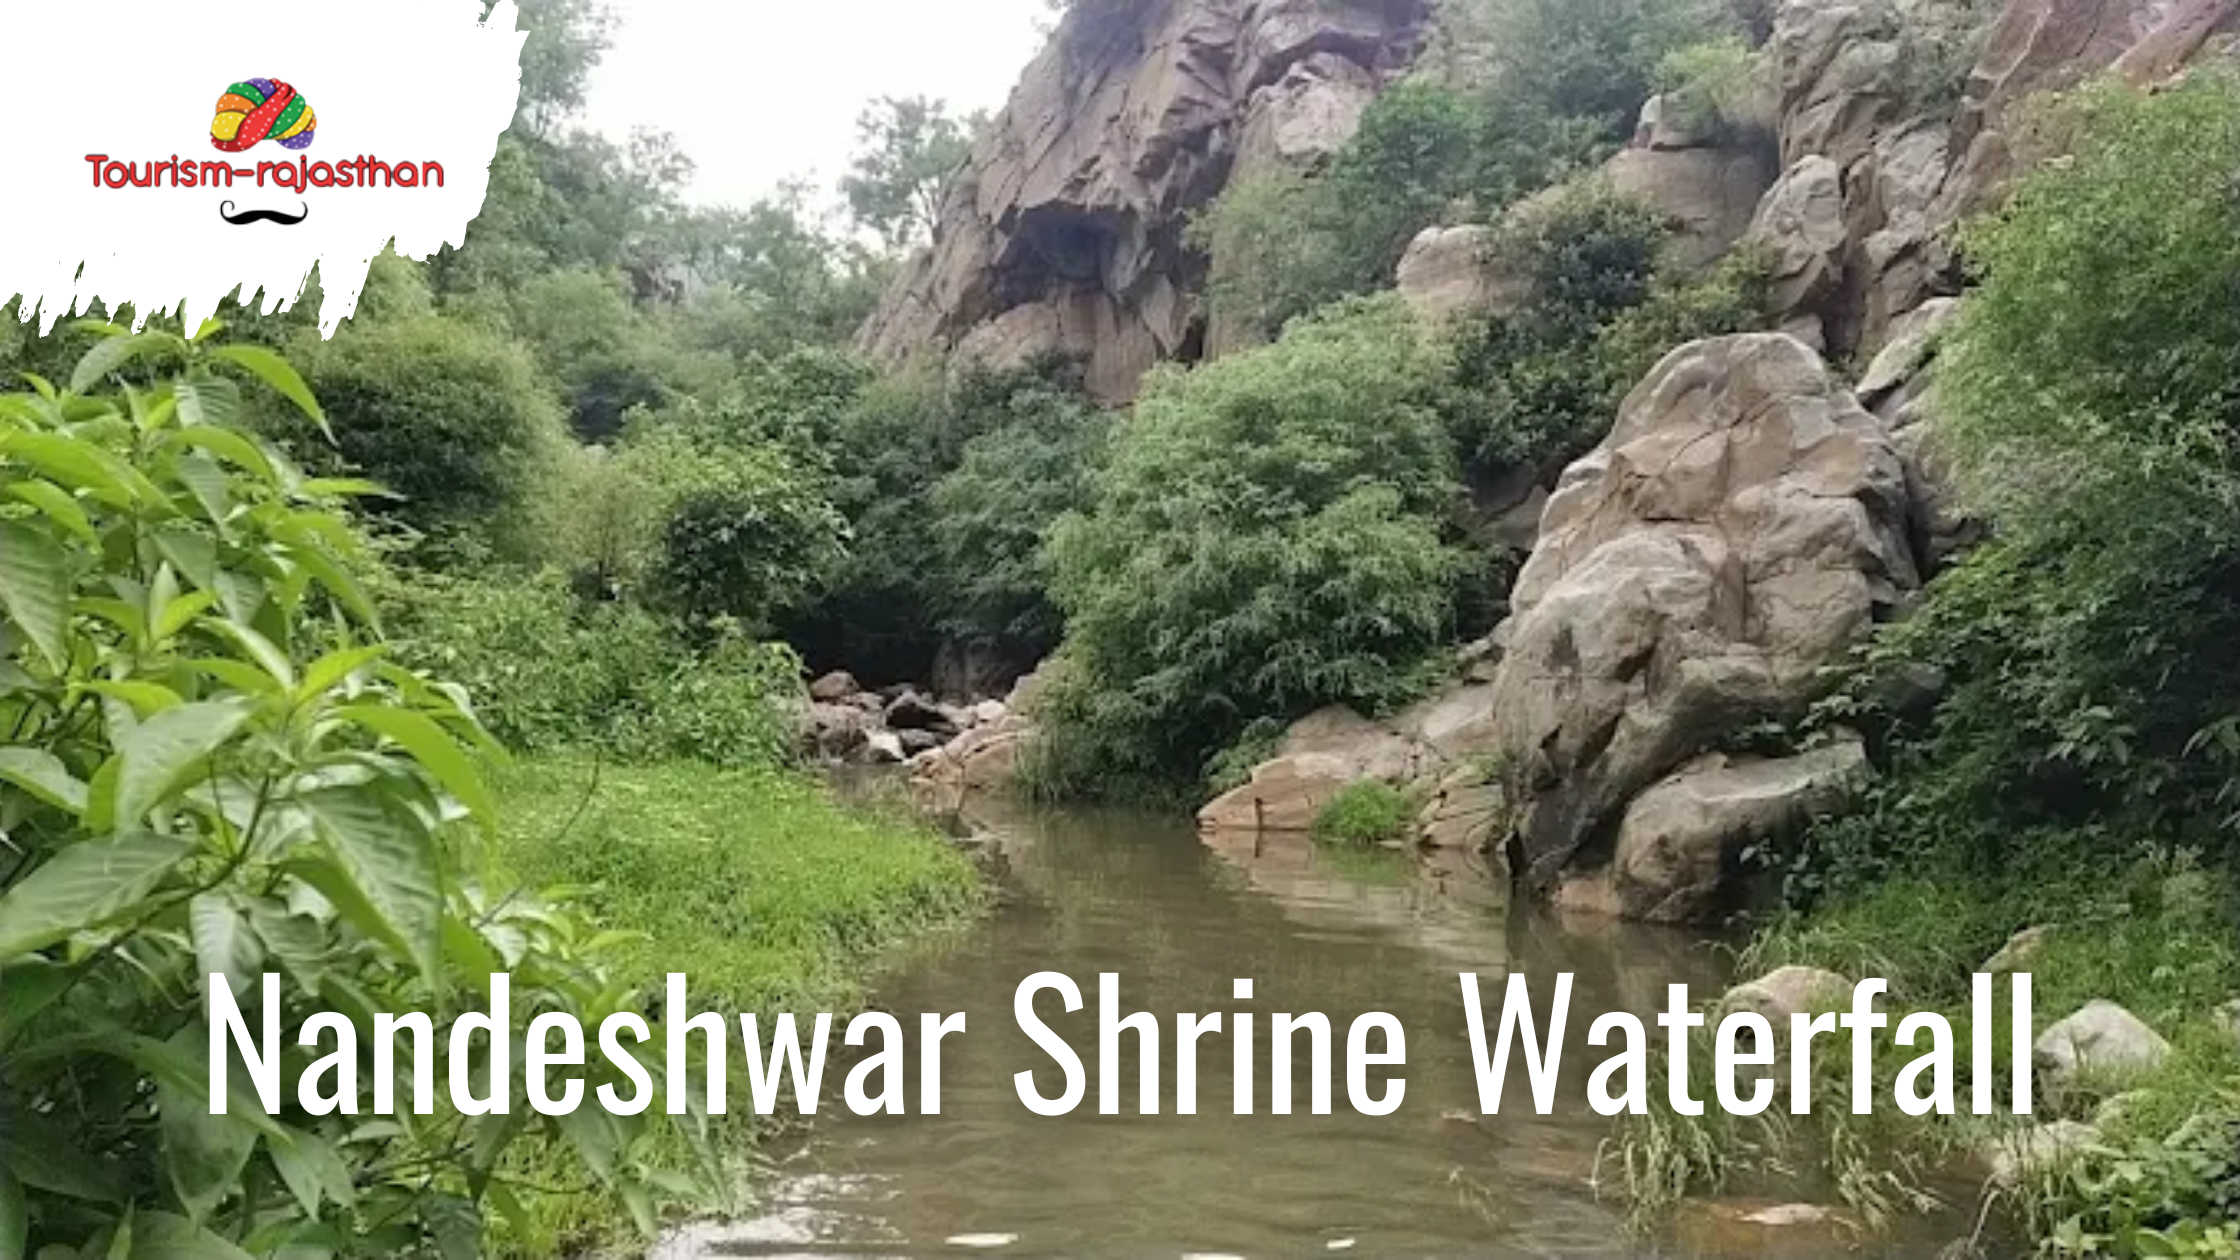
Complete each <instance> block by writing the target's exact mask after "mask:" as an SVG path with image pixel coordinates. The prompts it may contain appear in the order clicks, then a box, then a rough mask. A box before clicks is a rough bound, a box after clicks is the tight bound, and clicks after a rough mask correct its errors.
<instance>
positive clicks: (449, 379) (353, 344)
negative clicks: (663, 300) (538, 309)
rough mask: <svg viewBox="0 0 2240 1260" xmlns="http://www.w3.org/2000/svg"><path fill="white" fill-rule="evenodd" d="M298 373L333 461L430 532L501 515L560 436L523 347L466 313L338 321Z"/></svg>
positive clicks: (552, 409) (508, 507)
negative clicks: (318, 404)
mask: <svg viewBox="0 0 2240 1260" xmlns="http://www.w3.org/2000/svg"><path fill="white" fill-rule="evenodd" d="M306 375H307V376H308V377H309V378H310V382H311V385H312V388H313V389H315V390H316V391H317V392H318V395H319V397H320V398H321V399H322V400H324V402H325V404H326V408H327V415H328V417H329V419H330V420H331V421H332V423H333V426H334V435H335V441H336V444H337V446H338V447H339V449H340V451H341V454H342V456H343V458H344V459H345V460H347V461H348V463H349V464H350V465H351V466H352V467H354V468H355V469H357V470H360V471H362V472H363V473H364V474H365V475H366V476H368V477H370V478H372V479H373V480H375V481H378V482H380V483H381V484H382V485H383V486H385V487H387V488H388V489H389V490H390V491H392V492H394V493H395V494H397V495H398V496H400V501H399V502H398V503H397V504H395V505H394V507H393V509H392V510H393V511H394V513H395V514H396V515H397V516H399V517H401V518H402V519H404V520H405V521H407V522H409V523H411V524H412V525H414V526H415V527H418V528H420V529H423V530H427V531H430V532H441V531H445V530H450V529H457V528H461V527H466V526H473V525H487V524H489V523H490V522H492V521H493V520H495V519H496V518H498V517H500V516H502V515H503V514H504V513H505V512H506V511H508V510H509V509H510V508H511V507H512V506H513V505H514V504H515V503H516V501H517V496H518V495H520V494H521V493H522V491H523V490H524V488H525V487H526V486H528V485H529V484H530V483H531V481H532V480H533V479H534V477H535V474H536V471H537V469H538V467H539V462H540V461H541V460H543V459H545V458H548V457H549V456H550V455H551V453H552V451H553V450H554V449H555V448H556V447H557V446H558V444H559V443H560V442H561V441H562V434H561V430H560V425H559V421H558V417H557V415H556V413H555V410H554V408H553V405H552V401H551V399H550V398H548V397H547V396H546V395H545V393H544V392H543V390H542V389H541V388H539V386H538V384H537V381H536V374H535V371H534V369H533V368H532V366H531V364H530V360H529V358H528V356H527V355H526V354H524V353H523V352H522V350H521V349H520V348H519V347H518V346H516V345H514V344H513V343H511V342H509V341H506V340H505V339H503V338H502V337H499V336H498V335H496V334H493V333H490V332H487V331H485V330H483V329H481V328H480V327H478V326H476V325H474V324H472V323H469V322H466V321H461V320H455V319H449V318H445V317H442V316H436V315H424V316H417V317H409V318H405V319H401V320H399V321H397V322H395V323H387V324H380V323H376V324H368V325H366V326H364V327H357V326H354V325H353V326H346V327H344V328H343V329H342V330H341V331H339V332H337V333H336V334H335V336H334V339H333V340H332V341H331V342H327V343H325V344H324V345H320V346H318V347H317V348H316V349H315V350H314V351H313V352H312V353H311V354H310V356H309V359H308V361H307V372H306Z"/></svg>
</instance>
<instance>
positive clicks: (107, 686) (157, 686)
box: [86, 678, 186, 718]
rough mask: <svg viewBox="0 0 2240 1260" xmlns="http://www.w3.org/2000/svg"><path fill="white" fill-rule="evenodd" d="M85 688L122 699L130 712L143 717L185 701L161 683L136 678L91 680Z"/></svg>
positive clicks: (96, 693) (173, 707) (98, 693)
mask: <svg viewBox="0 0 2240 1260" xmlns="http://www.w3.org/2000/svg"><path fill="white" fill-rule="evenodd" d="M86 690H87V691H90V692H92V693H93V694H95V695H97V696H108V697H109V698H110V699H112V700H122V701H124V702H125V703H126V704H129V705H131V706H132V712H133V714H134V715H135V716H138V717H143V718H148V717H154V716H155V715H156V714H158V713H162V712H164V711H166V710H169V709H176V708H178V707H179V706H180V705H182V704H184V703H186V699H185V698H184V697H183V696H181V695H180V694H179V693H178V692H176V691H173V690H172V689H171V688H169V687H166V686H164V685H163V684H162V683H152V682H148V681H146V680H144V679H137V678H126V679H119V680H114V681H112V680H107V679H104V680H103V681H101V682H91V683H87V684H86Z"/></svg>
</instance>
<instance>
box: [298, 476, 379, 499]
mask: <svg viewBox="0 0 2240 1260" xmlns="http://www.w3.org/2000/svg"><path fill="white" fill-rule="evenodd" d="M296 489H297V491H298V492H300V493H301V494H302V495H303V496H304V497H306V498H311V499H329V498H332V499H394V498H397V497H398V495H397V492H396V491H394V490H391V489H390V488H389V487H387V486H385V485H382V484H381V483H380V482H378V481H366V480H364V479H362V478H357V477H313V478H311V479H310V480H308V481H306V482H304V483H303V484H302V485H300V486H298V487H296Z"/></svg>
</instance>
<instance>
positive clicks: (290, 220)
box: [218, 201, 311, 225]
mask: <svg viewBox="0 0 2240 1260" xmlns="http://www.w3.org/2000/svg"><path fill="white" fill-rule="evenodd" d="M218 217H219V218H221V219H224V220H225V221H226V222H228V223H236V224H241V223H279V224H282V225H293V224H297V223H301V222H303V221H304V220H305V219H308V218H310V217H311V207H310V205H309V204H305V205H304V207H303V213H302V214H297V215H286V214H282V213H280V212H279V211H278V210H243V211H241V212H240V213H239V214H236V213H234V209H233V203H232V202H231V201H225V202H220V203H219V205H218Z"/></svg>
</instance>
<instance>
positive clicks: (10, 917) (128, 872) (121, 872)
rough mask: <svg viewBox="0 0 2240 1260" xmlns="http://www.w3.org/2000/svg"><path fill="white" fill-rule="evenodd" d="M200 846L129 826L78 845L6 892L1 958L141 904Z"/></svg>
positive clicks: (1, 907)
mask: <svg viewBox="0 0 2240 1260" xmlns="http://www.w3.org/2000/svg"><path fill="white" fill-rule="evenodd" d="M193 850H194V845H193V844H192V843H190V842H189V841H186V840H183V839H181V838H179V837H177V836H159V835H156V834H154V833H153V832H147V831H128V832H126V833H124V834H123V835H119V836H115V837H112V838H110V839H107V840H89V841H86V842H83V843H80V844H74V845H71V846H69V847H68V848H66V849H63V850H62V851H61V852H59V853H57V854H55V855H54V856H53V857H51V858H49V859H47V861H46V863H45V864H44V865H42V866H41V867H40V868H39V869H38V870H35V871H33V872H31V876H30V878H28V879H25V880H23V881H22V882H21V883H19V884H17V885H16V886H15V887H13V888H10V889H9V890H8V892H7V895H6V896H0V961H5V960H8V959H13V958H16V957H17V956H19V955H22V954H29V953H33V952H35V951H38V950H42V949H45V948H47V947H48V946H50V945H53V944H55V943H56V942H58V941H62V940H65V939H67V938H68V937H69V936H70V935H71V934H72V933H74V932H80V931H83V930H85V929H87V928H91V927H99V926H101V925H102V924H104V923H107V922H109V921H110V920H112V919H114V918H116V917H117V916H118V915H121V914H123V913H125V912H126V911H128V910H131V909H133V908H135V907H136V906H137V905H138V904H139V902H141V901H142V900H143V899H145V898H146V897H147V896H148V895H149V894H150V893H152V892H154V891H155V890H156V888H157V887H158V886H159V885H161V884H162V883H163V880H164V877H165V876H166V875H169V874H170V873H171V868H173V867H175V866H177V865H178V864H179V863H180V861H181V860H182V859H184V858H185V857H186V856H187V854H189V853H191V852H193Z"/></svg>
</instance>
